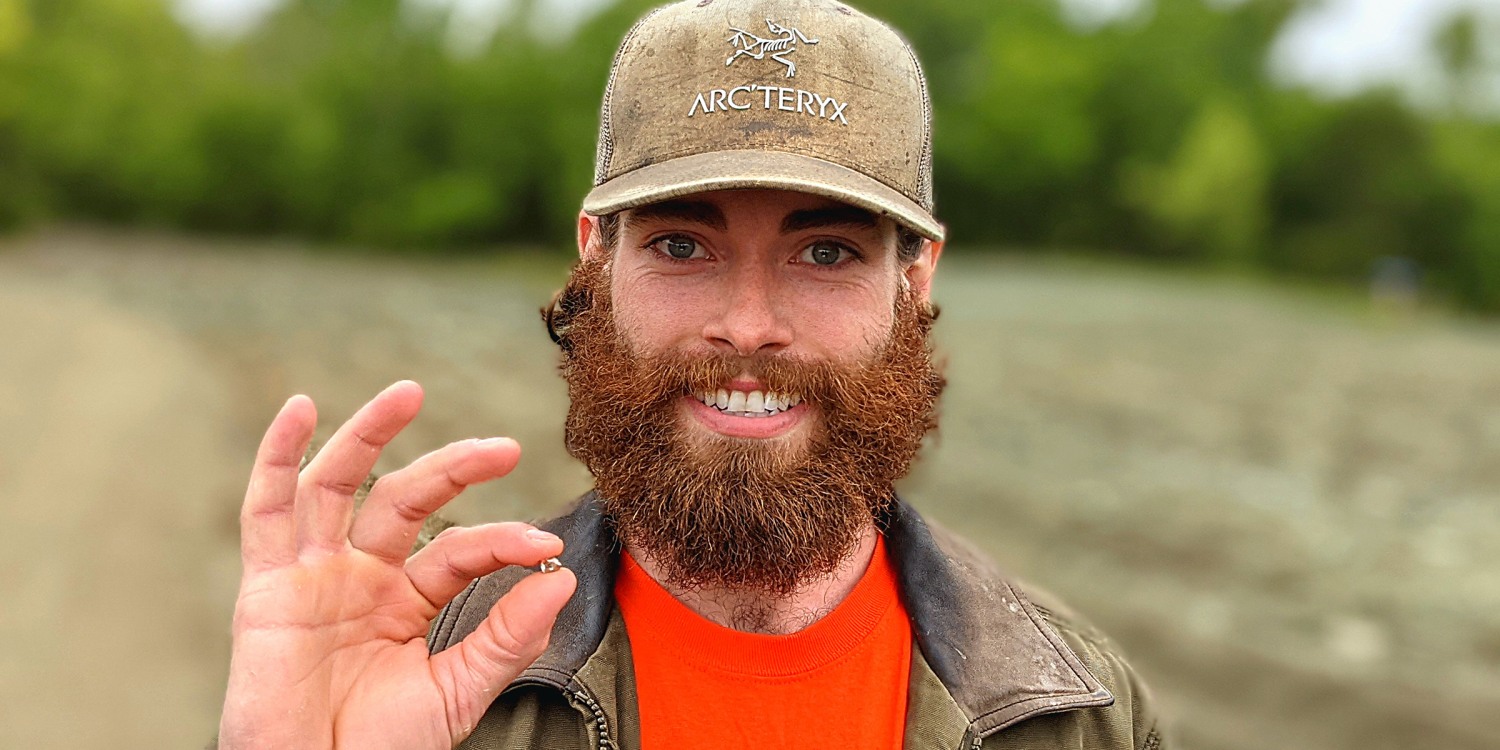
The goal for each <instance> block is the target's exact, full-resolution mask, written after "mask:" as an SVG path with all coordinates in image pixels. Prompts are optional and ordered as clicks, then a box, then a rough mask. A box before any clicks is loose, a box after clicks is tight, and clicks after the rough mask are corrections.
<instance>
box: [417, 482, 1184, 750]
mask: <svg viewBox="0 0 1500 750" xmlns="http://www.w3.org/2000/svg"><path fill="white" fill-rule="evenodd" d="M543 526H544V527H545V528H548V529H549V530H551V531H553V532H554V533H557V534H558V535H559V536H561V537H562V538H563V540H564V541H565V542H566V543H567V552H566V553H565V554H564V555H563V558H562V559H563V563H564V564H566V565H567V566H568V567H569V568H571V569H572V570H573V571H574V572H575V573H576V574H577V576H578V591H577V593H575V594H574V596H573V598H572V599H571V600H570V601H569V602H568V604H567V605H566V606H565V607H564V609H563V611H562V614H561V615H560V616H559V617H558V622H557V625H556V627H555V628H554V629H553V632H552V639H551V642H550V643H549V645H548V647H547V650H546V651H545V652H544V653H543V654H542V656H541V657H540V658H539V659H537V661H536V662H535V663H534V664H532V666H531V667H530V668H528V669H527V670H526V671H525V672H523V673H522V674H521V676H520V677H519V678H517V679H516V680H515V682H513V683H511V685H510V686H509V687H508V688H506V689H505V691H504V692H502V693H501V695H500V697H499V698H498V699H496V701H495V703H494V705H492V706H491V707H490V709H489V711H488V712H487V713H486V714H485V715H484V717H483V719H482V720H481V721H480V723H479V726H478V727H477V728H476V729H475V730H474V733H473V734H472V735H470V736H469V738H468V739H467V740H466V741H465V742H464V743H463V744H462V745H461V747H464V748H472V749H474V750H500V749H501V748H504V749H506V750H510V749H512V748H516V749H520V748H539V749H545V750H566V749H571V748H577V749H578V750H584V749H585V748H588V749H599V750H604V749H607V748H624V749H626V750H634V749H635V748H639V747H640V716H639V714H638V712H637V708H636V701H635V676H634V671H633V667H632V664H631V659H630V643H629V639H628V638H627V636H626V633H625V625H624V621H623V620H621V618H620V615H619V610H618V609H617V608H616V607H615V605H614V598H613V591H614V577H615V568H616V566H617V564H618V560H619V545H618V543H617V542H616V540H615V538H614V536H613V534H612V533H611V532H610V529H609V525H608V524H607V523H606V522H605V520H604V518H603V516H602V515H601V514H600V512H599V507H598V505H597V503H596V502H595V501H594V499H593V497H592V495H589V496H585V497H584V498H583V499H582V500H581V501H580V502H579V504H578V506H577V507H576V508H575V509H574V510H573V511H572V512H570V513H569V514H568V515H566V516H563V517H562V518H559V519H557V520H556V521H554V522H551V523H549V524H543ZM883 528H884V532H885V535H886V545H887V548H888V549H889V551H890V554H891V557H892V560H893V561H894V563H895V566H896V569H897V580H898V581H899V585H900V588H901V596H902V601H903V602H904V603H905V604H906V609H907V612H908V613H909V614H910V616H911V619H912V633H913V636H914V637H915V640H916V645H917V646H918V648H914V649H912V663H911V676H910V680H911V683H910V689H909V690H908V705H907V723H906V740H905V746H906V747H907V748H909V749H911V750H918V749H926V748H933V749H936V748H943V749H945V750H955V749H958V748H964V749H979V748H982V749H983V750H1001V749H1010V748H1015V749H1016V750H1019V749H1020V748H1026V749H1027V750H1051V749H1053V748H1089V749H1090V750H1114V749H1115V748H1120V749H1121V750H1124V749H1126V748H1130V749H1132V750H1135V749H1140V748H1144V749H1145V750H1155V749H1156V748H1159V747H1161V746H1162V740H1161V736H1160V734H1159V730H1158V728H1157V716H1156V713H1155V711H1154V707H1153V705H1152V704H1151V702H1150V698H1149V696H1148V694H1147V692H1146V690H1145V688H1144V686H1143V685H1142V684H1141V683H1140V681H1139V679H1138V678H1137V677H1136V675H1135V673H1134V672H1133V671H1132V670H1131V668H1130V667H1129V666H1128V665H1127V664H1126V663H1125V662H1124V660H1122V659H1121V658H1120V656H1119V655H1118V654H1116V653H1115V652H1113V651H1111V650H1110V646H1109V643H1108V641H1107V640H1106V639H1105V638H1104V637H1103V636H1102V635H1101V634H1099V633H1098V632H1097V631H1094V630H1092V629H1090V628H1088V627H1087V626H1083V625H1081V624H1079V623H1078V621H1077V620H1076V619H1075V618H1072V617H1069V616H1066V615H1064V614H1063V613H1062V612H1061V611H1060V610H1061V608H1060V607H1039V606H1037V605H1034V604H1032V603H1031V602H1030V601H1029V600H1027V599H1026V598H1025V597H1023V596H1022V595H1021V594H1020V592H1019V591H1017V589H1016V588H1015V587H1014V586H1013V585H1012V584H1011V583H1010V582H1007V581H1006V580H1005V579H1004V578H1002V577H1001V576H1000V575H999V574H998V572H996V570H995V568H994V566H993V564H991V563H990V562H989V561H988V560H987V559H985V558H984V556H983V555H981V554H980V553H978V552H977V551H976V550H974V549H972V548H971V547H969V546H968V545H967V544H965V543H964V542H963V541H961V540H959V539H958V538H957V537H955V536H953V535H951V534H948V533H946V532H944V531H943V530H941V529H936V528H933V527H930V526H928V524H927V523H926V522H924V521H923V520H922V518H921V517H920V516H919V515H918V514H917V513H916V511H915V510H913V509H912V508H911V507H910V506H908V505H906V504H905V503H899V504H898V506H897V507H896V508H895V510H894V511H893V512H892V513H891V514H890V516H889V517H888V518H886V519H884V523H883ZM524 575H526V572H525V571H520V570H516V569H513V568H512V569H507V570H503V571H500V572H498V573H495V574H492V575H489V576H486V577H484V578H481V579H479V580H478V581H475V582H474V583H473V584H471V585H470V586H469V587H468V588H467V589H465V590H464V592H463V593H462V594H460V595H459V596H458V597H457V598H456V599H454V600H453V602H452V603H450V604H449V605H448V606H447V607H446V608H444V610H443V612H442V613H441V614H440V615H439V616H438V618H437V620H436V621H435V622H434V623H433V626H432V631H431V633H430V634H429V636H428V646H429V648H430V649H431V650H432V651H433V652H434V653H436V652H438V651H441V650H443V649H446V648H448V647H449V646H452V645H453V644H455V643H457V642H458V641H460V640H461V639H463V637H464V636H466V635H468V634H469V633H471V632H473V630H474V629H475V628H476V627H477V626H478V624H479V623H480V622H481V621H482V620H483V619H484V617H485V616H486V615H487V614H488V613H489V611H490V607H491V606H492V605H493V604H494V603H495V601H496V600H498V599H499V597H500V595H501V594H503V593H504V592H506V591H508V590H509V589H510V587H511V586H513V585H514V584H515V583H516V582H517V581H518V580H519V579H520V578H521V576H524ZM850 689H851V690H857V689H858V687H857V686H850ZM682 698H683V700H687V701H691V700H692V696H691V695H685V696H683V697H682ZM828 720H829V721H838V720H839V717H838V716H829V717H828Z"/></svg>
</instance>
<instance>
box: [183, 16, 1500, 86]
mask: <svg viewBox="0 0 1500 750" xmlns="http://www.w3.org/2000/svg"><path fill="white" fill-rule="evenodd" d="M175 1H176V4H177V8H178V14H179V16H180V17H181V18H183V19H184V20H185V21H187V22H189V23H190V24H191V25H193V26H195V27H198V28H201V29H204V30H207V31H210V32H215V33H228V34H233V33H234V32H236V31H238V30H242V29H244V28H247V27H248V26H250V25H252V24H254V23H255V21H256V20H258V19H259V18H260V17H261V16H263V15H264V14H265V13H266V12H268V11H269V10H271V9H273V8H274V7H275V6H276V5H277V3H278V2H280V0H175ZM601 1H602V0H540V2H541V3H542V5H543V7H545V8H547V9H548V12H545V13H542V14H539V15H540V17H542V18H545V19H547V21H548V23H549V24H550V25H551V29H550V30H552V31H556V32H563V31H566V30H567V29H569V28H571V27H572V26H573V25H574V24H576V23H577V22H578V21H579V20H581V19H583V18H586V17H587V15H588V13H589V12H590V11H591V10H592V9H593V8H596V7H598V6H599V5H600V3H601ZM1218 1H1219V2H1235V0H1218ZM411 2H414V3H417V4H426V5H436V6H452V7H453V8H454V10H455V21H454V24H453V29H454V32H455V34H454V40H453V41H454V43H455V45H456V46H457V47H459V48H460V49H462V48H464V47H469V46H477V45H479V44H482V43H483V41H484V39H485V38H486V37H487V36H488V34H489V32H490V31H491V30H493V29H494V28H495V27H496V26H497V25H498V24H499V23H500V22H501V20H502V19H503V18H504V17H505V13H506V12H507V9H508V8H509V6H510V5H511V0H411ZM1060 2H1062V4H1063V5H1064V7H1065V9H1066V10H1067V12H1068V14H1069V15H1070V17H1072V18H1073V19H1075V20H1076V21H1078V22H1079V23H1081V24H1084V25H1090V24H1098V23H1107V22H1108V21H1110V20H1111V19H1114V18H1118V17H1121V16H1124V15H1128V14H1130V13H1133V12H1135V11H1136V10H1138V9H1139V8H1140V6H1141V4H1142V3H1143V2H1149V0H1060ZM1465 8H1473V9H1478V10H1480V11H1481V12H1484V13H1487V14H1489V17H1490V18H1491V19H1493V20H1496V22H1497V23H1500V0H1324V2H1323V3H1322V4H1321V5H1319V6H1316V7H1314V8H1313V9H1312V10H1310V11H1307V12H1304V13H1303V14H1302V15H1301V16H1300V17H1299V18H1297V19H1295V20H1294V21H1293V22H1292V24H1291V26H1290V27H1289V28H1288V29H1287V31H1286V33H1285V35H1284V36H1283V37H1282V39H1281V40H1280V42H1279V43H1278V45H1277V48H1276V50H1275V52H1274V54H1273V56H1272V60H1271V65H1272V68H1273V70H1274V71H1275V72H1276V73H1277V74H1278V75H1279V76H1281V77H1283V78H1285V79H1287V80H1289V81H1292V82H1296V83H1303V84H1307V85H1310V86H1313V87H1315V88H1317V89H1319V90H1322V91H1326V92H1328V93H1331V94H1346V93H1350V92H1352V91H1357V90H1360V89H1362V88H1366V87H1368V86H1371V85H1378V84H1382V83H1390V82H1394V83H1398V84H1403V85H1405V86H1407V87H1408V88H1409V89H1416V90H1421V89H1424V88H1429V86H1427V85H1426V84H1429V83H1430V82H1431V81H1432V80H1433V79H1434V77H1435V76H1436V75H1437V68H1436V61H1435V60H1434V59H1433V58H1432V57H1431V55H1430V54H1429V52H1428V51H1427V47H1426V44H1427V39H1429V38H1430V37H1431V36H1432V33H1433V31H1434V30H1435V29H1436V28H1437V27H1438V26H1439V25H1441V24H1442V23H1443V21H1444V20H1445V19H1446V18H1448V17H1449V16H1450V14H1452V13H1453V12H1454V11H1455V10H1461V9H1465Z"/></svg>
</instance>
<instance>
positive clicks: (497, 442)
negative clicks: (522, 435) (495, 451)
mask: <svg viewBox="0 0 1500 750" xmlns="http://www.w3.org/2000/svg"><path fill="white" fill-rule="evenodd" d="M509 442H511V440H510V438H503V437H499V438H485V439H484V440H481V441H479V447H481V448H498V447H499V446H502V445H505V444H506V443H509Z"/></svg>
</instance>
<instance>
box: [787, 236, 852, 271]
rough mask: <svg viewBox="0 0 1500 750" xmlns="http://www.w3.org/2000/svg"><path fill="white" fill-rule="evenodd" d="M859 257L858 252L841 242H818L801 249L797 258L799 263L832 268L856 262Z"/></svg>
mask: <svg viewBox="0 0 1500 750" xmlns="http://www.w3.org/2000/svg"><path fill="white" fill-rule="evenodd" d="M859 257H860V255H859V253H858V252H855V250H854V249H853V248H851V247H849V246H848V245H845V244H844V243H842V242H834V241H833V240H818V241H816V242H813V243H812V244H810V245H808V246H807V247H805V248H803V249H802V254H801V255H800V256H798V258H797V261H798V262H799V263H807V264H809V265H814V266H822V267H824V268H831V267H833V266H837V265H841V264H843V263H847V262H849V261H851V260H856V259H858V258H859Z"/></svg>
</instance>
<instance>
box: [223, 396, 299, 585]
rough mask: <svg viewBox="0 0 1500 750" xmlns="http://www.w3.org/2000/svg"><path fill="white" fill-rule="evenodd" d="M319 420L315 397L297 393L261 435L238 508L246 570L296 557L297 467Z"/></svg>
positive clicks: (241, 544)
mask: <svg viewBox="0 0 1500 750" xmlns="http://www.w3.org/2000/svg"><path fill="white" fill-rule="evenodd" d="M317 424H318V410H317V407H316V406H314V405H313V402H312V399H310V398H308V397H306V396H301V395H298V396H293V397H291V398H290V399H287V402H286V403H285V404H283V405H282V407H281V411H279V412H277V414H276V418H275V419H272V420H271V426H270V427H268V428H266V434H265V437H263V438H261V441H260V448H259V449H258V450H257V451H256V452H255V466H254V467H253V468H252V469H251V470H250V485H249V487H247V488H246V490H245V503H244V505H242V506H241V507H240V558H241V561H242V563H243V565H244V566H245V568H246V570H251V569H259V568H266V567H274V566H276V565H281V564H284V563H287V562H290V561H292V560H294V559H296V556H297V547H296V531H295V524H294V522H293V519H292V508H293V505H294V503H295V502H296V497H297V468H298V466H299V465H300V463H301V461H302V455H303V454H304V453H306V452H307V444H308V442H310V441H311V440H312V435H313V429H314V428H315V427H316V426H317Z"/></svg>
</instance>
